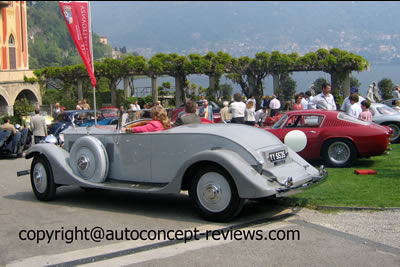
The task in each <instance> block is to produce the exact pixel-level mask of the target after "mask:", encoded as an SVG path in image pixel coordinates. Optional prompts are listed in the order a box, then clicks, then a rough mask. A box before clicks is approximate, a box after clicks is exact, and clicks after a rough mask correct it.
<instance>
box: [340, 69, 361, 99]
mask: <svg viewBox="0 0 400 267" xmlns="http://www.w3.org/2000/svg"><path fill="white" fill-rule="evenodd" d="M343 83H344V94H343V97H348V96H349V95H350V72H348V71H347V72H346V73H345V76H344V82H343ZM360 93H361V92H360Z"/></svg>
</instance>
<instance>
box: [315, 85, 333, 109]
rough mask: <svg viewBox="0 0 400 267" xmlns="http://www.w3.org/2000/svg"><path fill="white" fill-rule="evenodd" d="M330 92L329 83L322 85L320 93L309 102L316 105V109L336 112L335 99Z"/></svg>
mask: <svg viewBox="0 0 400 267" xmlns="http://www.w3.org/2000/svg"><path fill="white" fill-rule="evenodd" d="M330 92H331V85H330V84H329V83H323V84H322V93H320V94H319V95H316V96H315V97H314V98H313V99H312V100H311V101H310V103H311V104H314V105H316V108H317V109H325V110H336V103H335V99H334V98H333V95H332V94H331V93H330Z"/></svg>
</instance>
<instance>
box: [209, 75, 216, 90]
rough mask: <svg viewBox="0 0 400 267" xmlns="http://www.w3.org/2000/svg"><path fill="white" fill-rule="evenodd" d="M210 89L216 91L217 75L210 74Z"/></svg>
mask: <svg viewBox="0 0 400 267" xmlns="http://www.w3.org/2000/svg"><path fill="white" fill-rule="evenodd" d="M208 90H209V91H210V92H215V77H214V76H213V75H210V76H208Z"/></svg>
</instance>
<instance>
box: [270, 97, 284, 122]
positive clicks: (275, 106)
mask: <svg viewBox="0 0 400 267" xmlns="http://www.w3.org/2000/svg"><path fill="white" fill-rule="evenodd" d="M269 108H270V109H271V117H273V116H275V114H276V113H278V112H279V109H280V108H281V102H280V101H279V99H277V98H276V95H272V100H271V102H270V103H269Z"/></svg>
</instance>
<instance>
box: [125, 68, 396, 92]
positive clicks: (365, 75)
mask: <svg viewBox="0 0 400 267" xmlns="http://www.w3.org/2000/svg"><path fill="white" fill-rule="evenodd" d="M399 74H400V65H371V68H370V70H369V71H363V72H354V71H353V73H352V76H353V77H355V78H357V79H358V80H359V81H360V83H361V86H360V93H361V95H362V96H364V97H365V96H366V95H367V92H368V87H369V85H370V84H372V82H377V83H378V82H379V81H380V80H382V79H383V78H389V79H391V80H392V81H393V83H394V84H398V83H400V77H399ZM320 77H323V78H328V81H329V80H330V75H329V74H326V73H324V72H321V71H313V72H295V73H293V75H292V78H293V79H294V80H295V81H296V82H297V83H296V85H297V86H296V91H297V92H305V91H307V90H309V89H310V86H311V84H312V83H313V82H314V81H315V80H316V79H318V78H320ZM188 80H189V81H190V82H191V83H194V84H196V85H197V87H199V86H200V85H201V86H203V87H208V77H207V76H206V75H189V76H188ZM163 82H170V83H171V85H172V86H173V87H174V86H175V79H174V78H173V77H160V78H158V79H157V84H158V85H161V84H162V83H163ZM134 83H135V88H137V91H138V92H140V91H141V90H140V88H143V87H151V79H149V78H143V79H137V80H135V82H134ZM223 83H228V84H232V87H233V88H234V93H235V92H241V88H240V86H239V85H237V84H233V83H232V81H231V80H229V79H226V78H225V76H223V77H222V78H221V82H220V84H223ZM119 87H120V88H122V83H121V84H120V85H119ZM272 91H273V79H272V77H271V76H268V77H267V78H266V79H265V80H264V95H271V94H272ZM147 92H148V91H147Z"/></svg>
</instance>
